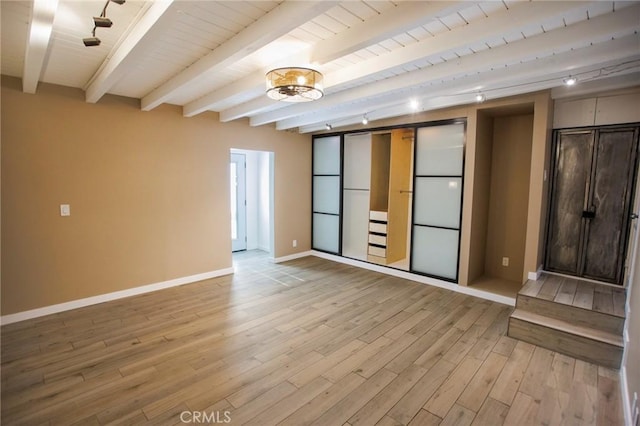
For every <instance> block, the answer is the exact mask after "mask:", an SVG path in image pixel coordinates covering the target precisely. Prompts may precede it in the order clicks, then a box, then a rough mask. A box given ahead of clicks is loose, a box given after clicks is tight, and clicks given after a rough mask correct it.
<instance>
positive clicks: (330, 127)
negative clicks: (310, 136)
mask: <svg viewBox="0 0 640 426" xmlns="http://www.w3.org/2000/svg"><path fill="white" fill-rule="evenodd" d="M324 128H325V129H327V130H331V129H333V126H332V125H331V124H329V123H327V124H325V125H324Z"/></svg>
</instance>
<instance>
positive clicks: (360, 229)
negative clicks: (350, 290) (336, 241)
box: [342, 133, 371, 260]
mask: <svg viewBox="0 0 640 426" xmlns="http://www.w3.org/2000/svg"><path fill="white" fill-rule="evenodd" d="M343 184H344V190H343V193H342V198H343V202H344V205H343V210H342V255H343V256H346V257H351V258H354V259H361V260H367V247H368V237H369V228H368V224H369V198H370V197H369V195H370V187H371V134H370V133H364V134H355V135H345V137H344V182H343Z"/></svg>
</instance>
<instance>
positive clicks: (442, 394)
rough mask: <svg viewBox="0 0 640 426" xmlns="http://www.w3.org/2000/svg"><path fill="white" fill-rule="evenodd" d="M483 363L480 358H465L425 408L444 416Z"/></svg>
mask: <svg viewBox="0 0 640 426" xmlns="http://www.w3.org/2000/svg"><path fill="white" fill-rule="evenodd" d="M481 365H482V361H480V360H478V359H475V358H465V359H464V360H463V361H462V362H461V363H460V365H459V366H458V368H456V369H455V370H454V371H453V373H451V375H450V376H449V377H448V379H447V380H446V381H445V382H444V383H443V384H442V386H440V387H439V388H438V390H437V391H436V393H435V394H434V395H433V396H432V397H431V399H429V401H428V402H427V403H426V404H425V406H424V408H425V409H426V410H427V411H429V412H430V413H433V414H435V415H436V416H438V417H441V418H444V417H445V416H446V415H447V413H448V412H449V410H450V409H451V407H453V405H454V404H455V402H456V401H457V400H458V398H459V397H460V395H461V394H462V392H463V391H464V390H465V389H466V387H467V385H469V383H470V382H471V379H472V378H473V376H474V375H475V374H476V372H477V371H478V369H479V368H480V366H481Z"/></svg>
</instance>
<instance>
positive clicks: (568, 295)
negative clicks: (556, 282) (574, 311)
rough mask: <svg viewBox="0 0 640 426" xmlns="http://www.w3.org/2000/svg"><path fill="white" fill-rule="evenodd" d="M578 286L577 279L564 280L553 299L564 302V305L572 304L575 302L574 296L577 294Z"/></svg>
mask: <svg viewBox="0 0 640 426" xmlns="http://www.w3.org/2000/svg"><path fill="white" fill-rule="evenodd" d="M577 287H578V282H577V281H576V280H569V279H565V280H563V281H562V284H561V285H560V289H559V290H558V293H557V294H556V297H555V298H554V299H553V301H554V302H556V303H562V304H563V305H571V304H572V303H573V298H574V297H575V295H576V289H577Z"/></svg>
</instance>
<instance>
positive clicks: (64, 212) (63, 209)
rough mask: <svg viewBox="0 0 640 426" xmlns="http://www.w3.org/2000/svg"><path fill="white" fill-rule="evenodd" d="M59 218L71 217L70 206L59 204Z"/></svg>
mask: <svg viewBox="0 0 640 426" xmlns="http://www.w3.org/2000/svg"><path fill="white" fill-rule="evenodd" d="M60 216H71V206H70V205H69V204H60Z"/></svg>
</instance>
